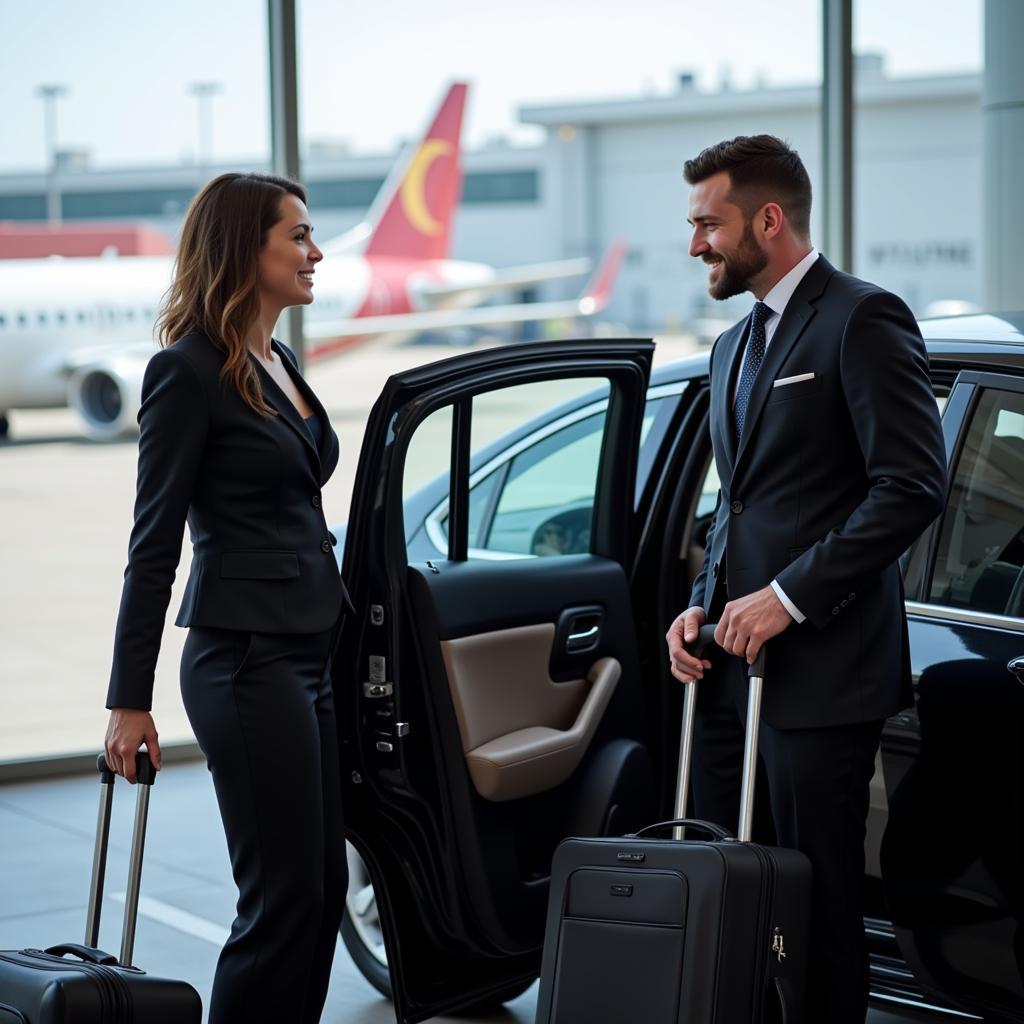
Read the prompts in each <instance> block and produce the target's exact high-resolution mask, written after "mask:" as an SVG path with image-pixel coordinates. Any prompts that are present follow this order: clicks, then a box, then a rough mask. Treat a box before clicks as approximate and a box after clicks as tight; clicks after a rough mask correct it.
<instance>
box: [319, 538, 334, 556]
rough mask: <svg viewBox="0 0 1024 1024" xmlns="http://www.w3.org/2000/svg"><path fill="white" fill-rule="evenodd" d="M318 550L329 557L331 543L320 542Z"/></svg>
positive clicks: (327, 541) (326, 541)
mask: <svg viewBox="0 0 1024 1024" xmlns="http://www.w3.org/2000/svg"><path fill="white" fill-rule="evenodd" d="M320 550H321V551H322V552H323V553H324V554H325V555H329V554H330V553H331V542H330V541H329V540H325V541H321V542H320Z"/></svg>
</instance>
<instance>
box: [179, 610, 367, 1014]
mask: <svg viewBox="0 0 1024 1024" xmlns="http://www.w3.org/2000/svg"><path fill="white" fill-rule="evenodd" d="M333 639H334V631H333V630H328V631H326V632H322V633H313V634H268V633H247V632H239V631H236V630H226V629H206V628H196V627H193V628H192V629H191V630H190V631H189V634H188V638H187V639H186V641H185V649H184V652H183V654H182V660H181V692H182V697H183V699H184V703H185V709H186V711H187V712H188V717H189V721H190V722H191V723H192V729H193V731H194V732H195V735H196V739H197V740H198V741H199V746H200V747H201V748H202V750H203V753H204V754H205V755H206V759H207V762H208V763H209V767H210V771H211V772H212V774H213V783H214V787H215V789H216V792H217V802H218V804H219V805H220V813H221V818H222V819H223V822H224V831H225V834H226V836H227V843H228V851H229V853H230V856H231V867H232V871H233V873H234V877H235V883H236V884H237V886H238V892H239V896H238V907H237V914H238V916H237V917H236V918H235V921H234V924H233V925H232V927H231V935H230V937H229V939H228V941H227V943H226V945H225V946H224V949H223V951H222V952H221V955H220V959H219V961H218V963H217V973H216V976H215V977H214V982H213V994H212V996H211V1000H210V1014H209V1020H210V1024H229V1022H230V1024H238V1022H240V1021H245V1022H247V1024H258V1022H263V1021H267V1022H271V1021H273V1022H275V1024H280V1022H281V1021H295V1022H297V1024H299V1022H301V1024H306V1022H315V1021H319V1020H320V1013H321V1011H322V1009H323V1004H324V999H325V998H326V995H327V983H328V979H329V977H330V970H331V963H332V960H333V957H334V946H335V941H336V939H337V935H338V926H339V925H340V923H341V917H342V913H343V911H344V906H345V892H346V886H347V867H346V858H345V835H344V829H343V824H342V807H341V774H340V768H339V763H338V738H337V731H336V726H335V715H334V698H333V694H332V691H331V679H330V653H331V650H332V646H333Z"/></svg>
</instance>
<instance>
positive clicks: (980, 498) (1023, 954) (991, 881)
mask: <svg viewBox="0 0 1024 1024" xmlns="http://www.w3.org/2000/svg"><path fill="white" fill-rule="evenodd" d="M986 389H989V393H990V394H992V393H1001V394H1006V395H1009V394H1012V393H1017V394H1020V393H1021V392H1024V381H1022V380H1020V379H1019V378H1014V377H1008V376H1006V375H996V374H987V373H978V372H973V371H971V372H966V373H962V374H960V375H959V377H958V378H957V381H956V383H955V385H954V387H953V390H952V392H951V394H950V398H949V401H948V402H947V404H946V408H945V410H944V413H943V432H944V435H945V437H946V443H947V454H948V457H949V465H950V476H951V487H950V501H949V505H948V508H947V512H946V514H945V515H944V516H943V517H942V519H940V521H939V522H938V523H937V524H936V525H935V527H933V528H932V529H931V530H930V531H929V532H928V533H927V534H926V535H925V536H924V537H923V538H922V540H921V542H920V543H919V545H918V546H917V548H916V549H915V550H914V551H912V552H911V557H910V560H909V568H908V574H907V582H908V587H909V588H910V589H909V590H908V596H909V597H910V598H911V600H909V601H908V602H907V611H908V626H909V634H910V648H911V657H912V670H913V678H914V689H915V703H914V706H913V708H910V709H908V710H906V711H904V712H902V713H900V714H899V715H896V716H894V717H893V718H892V719H890V720H889V721H888V722H887V723H886V726H885V731H884V733H883V740H882V757H883V764H884V773H885V787H886V793H887V798H888V807H889V814H888V824H887V828H886V832H885V836H884V839H883V841H882V846H881V852H880V862H881V868H882V880H883V886H884V890H885V896H886V903H887V905H888V908H889V914H890V916H891V919H892V922H893V926H894V931H895V936H896V939H897V941H898V943H899V947H900V950H901V952H902V954H903V957H904V958H905V959H906V961H907V962H908V963H909V964H910V965H911V967H912V969H913V972H914V975H915V977H916V979H917V981H918V982H920V984H921V985H922V986H923V987H924V989H925V990H926V991H927V992H929V993H931V994H932V995H934V996H935V997H936V998H939V999H942V1000H945V1001H948V1000H950V999H952V1000H955V1002H956V1004H957V1005H958V1006H960V1007H961V1008H963V1009H965V1010H968V1011H970V1012H973V1013H976V1014H981V1015H983V1016H984V1017H985V1019H986V1020H993V1021H1001V1020H1020V1019H1022V1015H1024V883H1022V878H1024V822H1022V821H1021V819H1020V815H1019V808H1020V807H1021V806H1022V801H1024V758H1022V752H1024V687H1021V686H1020V685H1019V684H1018V682H1017V680H1016V679H1015V678H1014V676H1013V675H1012V674H1011V673H1010V672H1009V671H1008V670H1007V664H1008V662H1009V661H1010V660H1011V659H1012V658H1014V657H1017V656H1019V655H1021V654H1024V617H1022V616H1021V615H1019V614H1010V615H1007V614H1002V613H1005V612H1006V611H1007V610H1008V609H1009V610H1012V609H1011V608H1010V603H1012V598H1013V586H1014V582H1015V578H1016V577H1017V576H1020V575H1024V569H1022V568H1021V567H1020V565H1019V563H1018V564H1017V566H1016V568H1015V569H1013V571H1012V572H1009V569H1010V568H1012V566H1011V564H1010V563H1009V562H1007V561H1006V556H1005V554H1004V552H1006V551H1010V550H1012V543H1013V541H1012V538H1011V539H1010V545H1009V546H1008V544H1007V536H1005V535H1006V534H1007V529H1006V528H1005V527H1006V525H1007V524H1009V533H1011V534H1012V533H1013V531H1014V530H1017V531H1019V534H1020V535H1021V536H1024V515H1021V513H1020V509H1021V507H1024V506H1021V505H1020V504H1018V505H1017V511H1016V512H1014V511H1013V506H1012V502H1011V504H1008V503H1007V500H1006V495H1007V494H1011V493H1013V492H1016V493H1017V499H1016V500H1017V501H1018V503H1019V502H1020V497H1021V496H1020V494H1019V488H1020V486H1021V485H1022V482H1024V481H1022V475H1021V474H1020V473H1019V472H1018V471H1017V469H1016V468H1014V467H1015V466H1016V463H1014V467H1011V468H1009V469H1007V467H1006V466H1004V465H1002V464H1001V462H1000V460H1002V461H1003V462H1005V460H1006V459H1008V458H1009V459H1010V460H1011V461H1012V460H1013V459H1019V457H1020V456H1019V454H1015V452H1019V450H1020V449H1024V433H1022V436H1020V437H1019V439H1018V438H1012V437H1011V438H1010V439H1009V440H1012V441H1018V440H1019V444H1018V445H1017V447H1016V449H1015V446H1014V445H1011V444H1003V445H1002V446H996V445H993V446H992V448H991V449H990V450H989V452H988V453H987V454H986V455H985V457H986V458H988V457H989V456H993V458H992V467H993V471H994V472H995V473H996V474H997V475H996V476H995V477H993V476H992V474H991V473H990V474H988V477H987V478H986V474H985V473H984V472H980V473H978V474H976V479H977V481H978V485H977V487H976V490H977V494H976V495H975V497H976V499H977V500H973V499H972V498H971V496H970V495H969V494H968V493H967V492H968V491H969V490H970V486H968V485H967V484H965V482H964V477H963V475H962V474H961V472H960V468H959V467H960V461H961V459H962V458H965V454H964V453H965V450H966V449H968V447H969V448H970V450H969V451H967V455H966V457H967V458H971V459H974V460H976V462H977V460H978V459H981V458H982V449H981V448H980V447H979V446H978V445H977V441H976V436H977V435H976V433H975V434H973V435H972V434H971V433H970V432H971V430H972V423H974V422H975V419H974V418H975V416H976V415H978V410H979V409H981V408H982V400H983V398H984V395H985V392H986ZM1018 401H1019V400H1018ZM970 437H974V438H975V440H971V441H970V444H969V445H968V439H969V438H970ZM1008 488H1009V490H1008ZM994 502H995V505H994V504H993V503H994ZM994 507H995V508H997V509H998V511H999V516H1000V517H1001V519H999V521H1000V522H1002V523H1003V528H1002V529H996V521H995V520H994V518H993V511H992V510H993V508H994ZM1008 509H1009V511H1008ZM1014 515H1016V516H1017V521H1016V522H1014V521H1013V516H1014ZM947 521H948V522H947ZM971 531H974V534H973V535H972V533H971ZM953 535H956V536H958V537H959V538H961V539H960V541H959V543H960V544H962V546H963V550H964V551H968V550H974V549H977V551H978V552H981V553H983V555H984V557H980V558H977V557H974V556H971V557H968V558H965V560H964V561H965V564H964V567H963V571H962V573H961V574H960V576H955V575H953V576H951V575H950V574H949V572H948V570H947V569H946V568H945V566H944V568H943V572H944V575H943V577H942V579H943V582H942V585H941V586H939V585H938V584H936V583H935V582H933V580H934V579H936V578H937V575H936V574H937V568H938V563H939V557H940V556H942V555H943V551H944V549H943V545H949V544H950V543H951V542H950V539H949V538H950V537H951V536H953ZM997 536H998V537H999V538H1000V539H999V540H998V542H997V543H993V538H994V537H997ZM944 538H945V539H944ZM944 557H945V561H946V562H949V561H951V558H950V556H949V553H948V550H947V551H946V552H945V555H944ZM1000 559H1002V561H1001V560H1000ZM1011 576H1012V577H1014V579H1009V577H1011ZM947 577H948V581H947ZM933 590H937V593H936V594H935V596H933V595H932V591H933Z"/></svg>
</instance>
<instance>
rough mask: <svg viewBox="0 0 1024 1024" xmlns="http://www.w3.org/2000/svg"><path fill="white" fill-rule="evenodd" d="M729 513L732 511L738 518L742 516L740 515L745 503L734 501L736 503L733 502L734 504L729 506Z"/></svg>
mask: <svg viewBox="0 0 1024 1024" xmlns="http://www.w3.org/2000/svg"><path fill="white" fill-rule="evenodd" d="M729 511H730V512H731V513H732V514H733V515H734V516H738V515H739V514H740V513H741V512H742V511H743V502H742V501H734V502H733V503H732V504H731V505H730V506H729Z"/></svg>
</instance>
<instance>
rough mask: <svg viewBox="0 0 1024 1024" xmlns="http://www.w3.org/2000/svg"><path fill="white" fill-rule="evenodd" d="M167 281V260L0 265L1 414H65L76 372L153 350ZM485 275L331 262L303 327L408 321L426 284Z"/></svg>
mask: <svg viewBox="0 0 1024 1024" xmlns="http://www.w3.org/2000/svg"><path fill="white" fill-rule="evenodd" d="M171 272H172V259H171V258H170V257H166V256H125V257H100V258H98V259H88V258H59V257H54V258H50V259H36V260H4V261H2V262H0V414H2V413H4V412H6V411H7V410H9V409H29V408H51V407H60V406H64V405H66V404H67V383H68V378H69V375H70V373H71V371H72V370H73V369H74V368H75V367H76V366H80V365H84V364H85V363H88V362H91V361H93V360H102V359H104V358H105V357H106V356H107V355H108V354H114V353H120V352H123V351H126V350H130V351H132V352H133V353H134V354H135V355H136V356H137V355H138V354H139V353H140V352H145V351H146V347H147V346H148V347H149V349H150V350H155V342H154V339H153V328H154V323H155V320H156V315H157V311H158V310H159V307H160V303H161V300H162V299H163V296H164V294H165V292H166V291H167V288H168V286H169V284H170V282H171ZM492 276H493V270H492V268H491V267H488V266H486V265H484V264H479V263H469V262H465V261H460V260H411V259H405V258H401V257H384V256H377V257H362V256H355V255H337V254H335V255H331V256H330V257H329V258H327V259H325V260H324V261H323V262H322V263H320V264H319V265H318V266H317V268H316V275H315V278H314V290H313V294H314V302H313V304H312V305H311V306H309V307H307V308H306V317H307V322H308V323H310V324H315V323H317V322H330V321H332V320H344V319H350V318H353V317H362V316H376V315H388V314H400V313H410V312H415V311H418V310H422V309H424V308H429V307H428V305H427V304H426V302H425V300H424V298H423V296H422V295H421V293H420V291H419V290H418V289H419V287H420V286H422V285H424V284H428V285H434V286H438V285H442V286H453V287H462V286H469V285H475V284H477V283H480V284H483V283H486V281H488V280H489V279H490V278H491V277H492ZM460 304H461V303H460ZM351 342H352V339H351V338H346V339H343V342H342V343H341V344H332V342H331V340H329V339H325V340H322V341H319V342H318V343H316V344H315V345H313V346H311V347H310V348H309V349H308V352H307V354H308V355H309V357H310V358H314V359H315V358H316V357H317V356H318V355H325V354H327V353H329V352H331V351H334V350H337V349H338V348H340V347H343V345H344V344H351Z"/></svg>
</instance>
